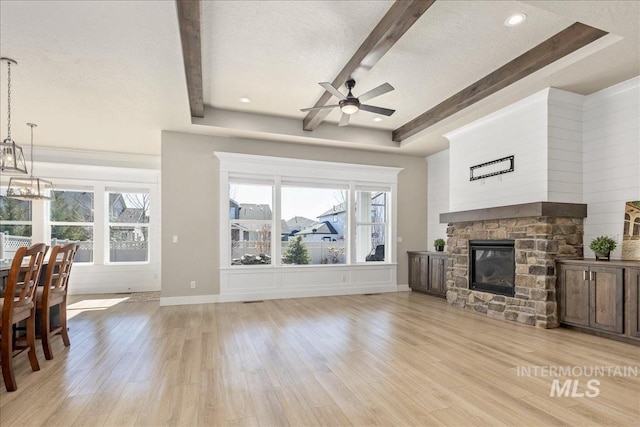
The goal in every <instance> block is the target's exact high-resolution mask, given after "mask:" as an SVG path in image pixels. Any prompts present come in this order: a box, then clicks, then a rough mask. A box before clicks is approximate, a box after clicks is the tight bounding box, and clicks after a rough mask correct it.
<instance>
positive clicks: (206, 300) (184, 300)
mask: <svg viewBox="0 0 640 427" xmlns="http://www.w3.org/2000/svg"><path fill="white" fill-rule="evenodd" d="M215 302H221V301H220V295H194V296H188V297H160V306H168V305H192V304H212V303H215Z"/></svg>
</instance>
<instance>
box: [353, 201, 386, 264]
mask: <svg viewBox="0 0 640 427" xmlns="http://www.w3.org/2000/svg"><path fill="white" fill-rule="evenodd" d="M387 199H388V193H386V192H381V191H356V261H357V262H363V261H384V260H385V252H386V251H385V240H386V234H387Z"/></svg>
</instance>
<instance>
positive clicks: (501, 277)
mask: <svg viewBox="0 0 640 427" xmlns="http://www.w3.org/2000/svg"><path fill="white" fill-rule="evenodd" d="M469 246H470V248H469V254H470V257H469V262H470V266H469V271H470V278H469V279H470V280H469V286H470V288H471V289H475V290H478V291H483V292H489V293H492V294H497V295H506V296H513V295H515V268H516V267H515V256H514V241H513V240H471V241H469Z"/></svg>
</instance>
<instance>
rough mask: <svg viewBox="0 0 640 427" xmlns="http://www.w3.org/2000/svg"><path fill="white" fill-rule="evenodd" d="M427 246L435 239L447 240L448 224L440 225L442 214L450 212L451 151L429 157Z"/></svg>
mask: <svg viewBox="0 0 640 427" xmlns="http://www.w3.org/2000/svg"><path fill="white" fill-rule="evenodd" d="M426 160H427V195H428V197H429V202H428V204H427V246H428V248H429V249H433V241H434V240H435V239H439V238H440V239H445V241H446V240H447V224H440V214H441V213H444V212H449V150H444V151H441V152H439V153H436V154H433V155H431V156H429V157H427V159H426Z"/></svg>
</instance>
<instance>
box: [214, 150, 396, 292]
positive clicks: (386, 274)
mask: <svg viewBox="0 0 640 427" xmlns="http://www.w3.org/2000/svg"><path fill="white" fill-rule="evenodd" d="M214 154H215V155H216V156H217V157H218V159H219V165H220V169H219V171H220V179H219V186H220V188H219V191H220V193H219V194H220V196H219V209H220V210H219V213H220V214H219V218H220V223H219V236H217V238H218V239H219V248H220V300H221V301H240V300H250V299H255V298H286V297H289V296H313V295H338V294H349V293H363V292H389V291H396V290H397V283H396V281H397V278H396V272H397V238H396V236H397V206H396V193H397V185H398V174H399V173H400V171H401V170H402V169H401V168H396V167H388V166H370V165H360V164H349V163H338V162H326V161H312V160H300V159H290V158H281V157H270V156H257V155H249V154H238V153H226V152H215V153H214ZM246 171H252V173H250V174H248V173H247V172H246ZM241 178H245V179H249V180H265V179H268V180H270V181H272V182H273V204H272V212H273V216H272V230H271V233H272V234H271V238H272V263H271V264H267V265H250V266H231V242H230V239H231V233H230V226H231V222H230V219H229V200H230V196H229V185H230V182H234V183H238V181H237V180H238V179H241ZM283 182H284V183H285V185H286V186H291V185H297V183H300V185H301V186H314V187H315V186H318V187H331V188H335V187H334V186H336V185H337V186H340V187H342V188H345V189H347V188H348V193H347V194H348V197H347V199H348V200H347V210H346V215H347V221H346V226H347V230H346V233H345V235H346V236H348V237H347V238H348V244H347V253H346V254H345V255H346V258H345V261H346V264H324V265H323V264H312V265H302V266H299V265H297V266H291V265H282V262H281V256H282V254H281V248H280V231H281V218H280V217H281V215H280V203H281V189H282V183H283ZM356 190H358V191H371V190H373V191H383V192H386V193H388V199H387V205H386V213H385V215H386V217H387V221H386V236H385V261H379V262H355V246H354V244H355V227H356V221H355V204H354V201H355V193H356ZM321 271H322V273H320V272H321Z"/></svg>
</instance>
